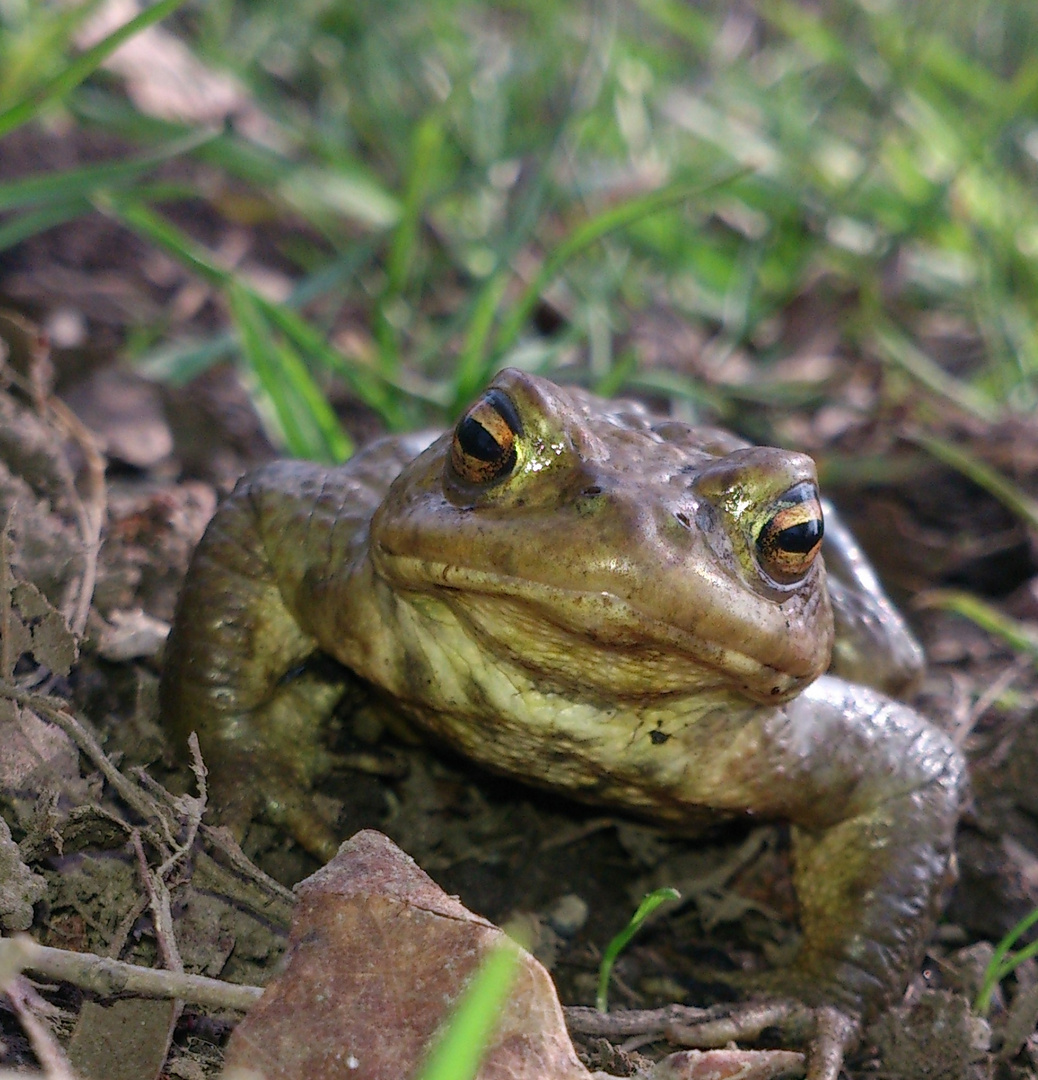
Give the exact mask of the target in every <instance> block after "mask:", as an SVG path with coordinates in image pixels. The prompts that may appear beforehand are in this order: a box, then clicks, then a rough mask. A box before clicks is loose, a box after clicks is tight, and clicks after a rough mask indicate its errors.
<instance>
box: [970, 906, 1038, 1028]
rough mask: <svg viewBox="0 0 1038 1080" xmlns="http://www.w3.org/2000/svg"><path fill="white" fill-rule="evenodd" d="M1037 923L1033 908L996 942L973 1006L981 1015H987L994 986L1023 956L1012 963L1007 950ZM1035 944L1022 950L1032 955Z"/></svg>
mask: <svg viewBox="0 0 1038 1080" xmlns="http://www.w3.org/2000/svg"><path fill="white" fill-rule="evenodd" d="M1035 923H1038V908H1035V909H1034V911H1032V912H1031V913H1030V914H1029V915H1026V916H1025V917H1024V918H1022V919H1021V920H1020V921H1019V922H1018V923H1017V924H1016V926H1014V927H1013V929H1012V930H1010V931H1009V933H1008V934H1006V936H1005V937H1004V938H1002V940H1001V941H1000V942H999V943H998V946H997V947H996V949H995V951H994V952H993V953H992V954H991V959H990V960H989V961H988V964H987V967H986V968H985V969H984V978H983V981H982V982H981V985H980V990H979V991H978V993H977V1000H976V1004H975V1005H974V1008H975V1009H976V1011H977V1012H978V1013H979V1014H980V1015H981V1016H987V1014H988V1010H989V1009H990V1008H991V995H992V994H993V993H994V992H995V987H996V986H997V985H998V984H999V983H1000V982H1001V981H1002V980H1003V979H1004V978H1005V977H1006V975H1008V974H1009V973H1010V972H1011V971H1012V970H1013V969H1014V968H1015V967H1016V966H1017V964H1019V963H1020V962H1021V961H1022V960H1023V959H1024V957H1023V956H1022V954H1018V959H1017V962H1016V963H1012V962H1011V961H1009V960H1007V959H1006V957H1007V956H1008V954H1009V950H1010V949H1011V948H1012V947H1013V946H1014V945H1015V944H1016V943H1017V941H1019V940H1020V938H1021V937H1022V936H1023V935H1024V934H1026V933H1027V931H1028V930H1030V929H1031V927H1032V926H1034V925H1035ZM1035 948H1036V946H1035V945H1029V946H1028V947H1027V949H1025V950H1022V951H1023V952H1029V953H1030V955H1032V956H1033V955H1034V951H1035Z"/></svg>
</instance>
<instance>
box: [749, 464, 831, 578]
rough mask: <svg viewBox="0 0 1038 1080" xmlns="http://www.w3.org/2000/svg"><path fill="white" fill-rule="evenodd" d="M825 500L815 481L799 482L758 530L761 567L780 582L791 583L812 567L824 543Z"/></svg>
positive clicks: (757, 539)
mask: <svg viewBox="0 0 1038 1080" xmlns="http://www.w3.org/2000/svg"><path fill="white" fill-rule="evenodd" d="M824 531H825V526H824V523H823V521H822V504H821V503H820V502H819V501H818V490H817V489H816V488H815V486H814V484H809V483H804V484H797V486H796V487H794V488H791V489H790V490H789V491H787V492H786V494H785V495H783V496H782V498H780V499H779V500H778V502H777V503H776V505H775V507H774V508H773V510H772V513H771V516H770V517H768V518H766V519H765V521H764V524H763V525H762V526H761V529H760V532H759V533H757V537H756V544H757V558H758V560H759V561H760V565H761V569H762V570H763V571H764V572H765V573H766V574H767V575H768V577H770V578H772V579H773V580H774V581H777V582H778V583H779V584H781V585H792V584H794V583H795V582H797V581H799V580H800V579H801V578H802V577H803V576H804V575H805V574H806V573H807V571H808V570H809V569H810V568H811V564H812V563H813V562H814V561H815V556H816V555H817V554H818V549H819V548H820V547H821V546H822V533H823V532H824Z"/></svg>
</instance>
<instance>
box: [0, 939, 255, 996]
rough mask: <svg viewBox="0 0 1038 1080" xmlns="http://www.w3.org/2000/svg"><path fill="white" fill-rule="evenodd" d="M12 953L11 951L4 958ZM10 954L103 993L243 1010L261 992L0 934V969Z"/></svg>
mask: <svg viewBox="0 0 1038 1080" xmlns="http://www.w3.org/2000/svg"><path fill="white" fill-rule="evenodd" d="M11 953H15V956H13V957H10V959H9V954H11ZM11 959H15V960H16V962H17V963H18V966H20V967H22V968H24V969H25V970H26V971H31V972H33V973H34V974H35V975H37V976H40V977H42V978H44V979H54V980H56V981H58V982H67V983H71V984H72V985H73V986H78V987H80V989H83V990H90V991H92V992H93V993H95V994H100V995H102V996H103V997H112V996H113V995H115V994H130V995H134V996H136V997H146V998H174V999H175V998H179V999H180V1000H182V1001H189V1002H191V1003H193V1004H195V1005H206V1006H209V1007H211V1008H217V1009H237V1010H238V1011H239V1012H247V1011H248V1010H249V1009H250V1008H251V1007H252V1006H253V1005H255V1003H256V1002H257V1001H258V1000H259V998H260V995H261V994H262V993H263V988H262V987H261V986H241V985H238V984H237V983H227V982H221V981H220V980H219V979H209V978H206V976H204V975H185V974H183V973H180V972H175V971H160V970H156V969H155V968H147V967H141V966H140V965H138V964H127V963H125V962H124V961H122V960H112V959H111V958H109V957H106V956H98V955H97V954H96V953H77V952H68V951H67V950H65V949H53V948H51V947H50V946H47V945H39V944H37V943H36V942H35V941H33V940H32V938H29V937H26V936H24V935H21V936H19V937H16V938H4V939H0V969H2V968H3V967H4V966H5V964H6V963H9V962H10V960H11Z"/></svg>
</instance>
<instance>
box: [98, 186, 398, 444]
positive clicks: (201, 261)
mask: <svg viewBox="0 0 1038 1080" xmlns="http://www.w3.org/2000/svg"><path fill="white" fill-rule="evenodd" d="M94 201H95V203H96V205H97V206H98V208H99V209H101V210H103V211H104V212H105V213H108V214H110V215H111V216H112V217H114V218H116V219H117V220H119V221H121V222H122V223H123V224H124V225H126V226H127V227H128V228H130V229H132V230H133V231H134V232H136V233H137V234H138V235H140V236H143V237H144V238H145V239H147V240H149V241H150V242H151V243H153V244H155V245H156V246H157V247H160V248H162V249H163V250H164V251H166V252H167V253H168V254H170V255H172V256H173V257H174V258H175V259H177V260H179V261H180V262H181V263H182V264H184V265H185V266H187V267H188V269H190V270H192V271H193V272H194V273H196V274H198V276H199V277H201V278H202V279H203V280H204V281H206V282H208V283H209V284H210V285H211V286H213V287H214V288H217V289H219V290H220V291H221V292H224V293H226V294H227V295H228V297H229V298H230V297H231V294H232V292H233V291H237V292H238V293H239V295H238V296H237V303H238V304H239V311H240V312H244V320H245V322H244V323H243V327H252V326H253V323H252V322H251V321H250V315H251V314H252V308H253V307H255V308H256V311H257V313H258V314H259V315H262V317H263V319H265V320H266V321H267V322H268V323H270V324H271V325H272V326H274V327H276V328H277V329H278V330H280V331H281V332H282V333H283V334H284V335H285V337H286V338H287V339H288V340H289V341H290V342H291V343H292V345H293V346H294V347H295V349H298V350H300V351H301V352H302V353H303V354H304V355H306V356H310V357H312V358H313V359H315V360H317V361H319V362H321V363H322V364H324V365H325V367H326V368H327V369H328V370H331V371H334V372H336V373H338V374H340V375H342V376H343V377H345V378H346V379H347V380H348V381H349V382H350V385H351V386H352V387H353V388H354V390H355V391H356V392H357V394H358V395H359V396H360V397H361V398H362V400H364V401H365V402H366V403H367V404H368V405H370V406H371V407H372V408H374V409H376V410H378V411H379V412H380V413H381V414H382V416H383V418H384V419H385V420H386V422H387V423H388V424H390V426H393V427H396V426H398V425H399V423H400V412H399V408H398V406H397V404H396V402H395V400H394V398H393V396H392V395H391V394H390V393H389V389H388V387H387V385H386V384H385V383H384V382H383V381H381V380H380V379H379V377H378V375H377V373H376V372H372V371H368V370H365V369H363V368H362V367H360V366H359V365H357V364H351V363H350V362H349V360H348V359H347V358H346V357H344V356H343V355H342V354H341V353H340V352H338V350H336V349H334V348H332V346H330V345H329V344H328V343H327V342H326V341H325V340H324V339H323V337H322V336H321V334H320V333H319V332H318V331H317V330H315V329H314V328H313V327H312V326H310V325H309V323H307V322H306V320H305V319H303V318H301V317H300V316H299V315H297V314H296V313H295V312H294V311H291V310H290V309H288V308H287V307H285V305H283V304H277V303H274V302H273V301H271V300H267V299H265V298H264V297H262V296H259V295H258V294H256V293H255V292H254V291H252V290H250V289H247V287H246V286H245V285H244V284H243V283H242V282H240V281H239V280H238V279H237V278H236V277H235V276H234V275H233V274H231V273H230V272H229V271H227V270H225V269H223V267H221V266H219V265H217V263H216V262H214V261H213V259H212V257H211V256H210V255H209V253H208V252H207V251H206V250H205V249H204V248H203V247H202V246H201V244H198V243H196V242H195V241H194V240H192V239H191V238H190V237H189V236H187V235H186V234H185V233H183V232H181V231H180V230H179V229H178V228H177V227H176V226H175V225H173V224H171V223H170V222H169V221H166V220H165V219H164V218H162V217H160V216H159V215H158V214H156V213H155V212H154V211H152V210H151V209H150V208H148V207H146V206H142V205H141V204H140V203H136V202H132V201H130V200H129V199H120V198H119V197H117V196H114V195H112V193H110V192H106V193H103V194H101V195H99V196H98V197H97V198H96V199H95V200H94ZM243 292H244V293H246V294H247V295H248V298H249V300H248V306H245V304H244V302H243V301H242V298H241V295H240V294H241V293H243ZM252 355H253V356H256V357H259V358H260V359H261V360H262V361H263V362H264V363H266V362H267V361H268V360H269V357H267V356H266V354H264V353H261V352H259V351H256V352H254V353H253V354H252ZM291 356H294V357H296V358H298V354H296V353H294V352H292V353H291ZM283 363H284V364H285V365H287V368H288V369H289V370H293V371H294V370H295V367H294V363H295V362H294V360H293V359H291V358H289V357H285V358H283ZM297 389H298V390H299V391H300V394H301V396H302V397H303V398H304V399H307V400H312V398H311V391H310V388H309V387H306V386H305V384H304V383H303V382H302V381H299V382H298V384H297ZM317 393H318V395H319V391H317ZM326 424H327V418H326V417H325V418H323V419H320V418H319V420H318V427H320V428H322V429H324V428H325V427H326ZM336 445H337V446H338V445H341V444H338V443H337V444H336ZM329 452H331V453H333V454H335V453H338V452H340V451H339V450H336V449H334V447H330V451H329Z"/></svg>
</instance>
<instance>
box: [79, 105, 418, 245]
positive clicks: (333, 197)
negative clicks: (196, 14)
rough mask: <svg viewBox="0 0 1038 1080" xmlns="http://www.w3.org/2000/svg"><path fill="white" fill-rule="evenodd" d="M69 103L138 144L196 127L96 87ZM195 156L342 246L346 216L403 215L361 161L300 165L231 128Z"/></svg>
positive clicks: (382, 220)
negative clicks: (145, 111) (137, 108)
mask: <svg viewBox="0 0 1038 1080" xmlns="http://www.w3.org/2000/svg"><path fill="white" fill-rule="evenodd" d="M69 106H70V108H71V109H72V110H73V112H74V113H75V114H76V115H77V116H79V117H80V118H82V119H83V120H86V121H89V122H90V123H94V124H99V125H101V126H102V127H104V128H106V129H108V130H109V131H113V132H115V133H117V134H120V135H123V136H124V137H126V138H128V139H133V140H135V141H137V142H154V141H156V140H162V141H165V140H167V139H176V138H184V137H186V136H187V135H189V134H190V133H191V132H192V131H193V130H194V129H192V128H190V127H188V126H186V125H184V124H177V123H175V122H173V121H170V120H161V119H158V118H156V117H152V116H143V115H142V114H140V113H138V112H136V111H135V110H134V109H132V108H130V107H129V106H127V105H126V104H125V103H124V102H122V101H119V100H117V99H115V98H113V97H111V96H110V95H108V94H106V93H104V92H102V91H95V90H92V89H85V90H82V91H80V92H79V93H78V94H77V95H75V97H73V98H72V99H70V102H69ZM271 122H272V123H273V121H271ZM278 136H279V139H280V141H281V142H282V143H283V144H285V145H287V146H289V147H294V145H295V144H296V143H297V142H298V140H296V139H295V138H294V135H293V132H291V131H289V130H284V129H280V130H279V131H278ZM194 156H195V157H197V158H198V160H200V161H204V162H206V163H207V164H209V165H213V166H215V167H216V168H218V169H222V170H224V171H226V172H227V173H229V174H230V175H232V176H235V177H238V178H239V179H241V180H245V181H247V182H249V183H250V184H254V185H255V186H256V187H257V188H259V189H260V190H262V191H265V192H268V193H269V194H270V195H271V197H273V198H277V199H281V200H282V201H284V202H285V203H286V204H287V205H288V206H291V207H292V208H293V209H294V210H295V211H296V212H298V213H299V214H300V215H301V216H302V217H304V218H305V219H306V220H307V221H309V222H311V224H313V225H315V226H316V227H317V228H319V229H321V230H322V231H323V232H325V233H326V235H327V237H328V239H329V240H331V241H332V242H333V243H334V244H336V245H337V246H338V245H339V244H341V241H342V237H341V232H342V229H341V222H342V219H343V218H344V217H345V218H348V219H349V220H351V221H355V222H357V223H359V224H361V225H363V226H365V227H367V228H370V229H374V230H376V231H377V230H381V229H384V228H388V227H389V226H391V225H393V224H394V223H395V222H396V221H397V220H398V218H399V215H400V206H399V203H398V201H397V199H396V197H395V196H394V195H392V194H391V193H390V192H389V190H388V189H387V188H386V187H384V186H383V184H382V183H381V181H380V180H379V179H378V177H377V176H375V175H374V173H373V172H372V171H371V170H370V169H368V168H367V167H366V166H365V165H364V164H363V163H362V162H361V161H360V160H359V159H358V160H354V161H351V162H349V166H350V168H349V169H346V168H344V167H343V166H342V164H341V163H339V164H337V165H336V167H335V168H330V167H326V166H324V165H315V164H313V163H311V162H303V163H300V162H298V161H296V160H294V159H293V158H291V157H289V156H287V153H278V152H277V151H274V150H270V149H267V148H266V147H263V146H259V145H257V144H256V143H252V142H249V141H248V140H247V139H244V138H242V137H240V136H238V135H235V134H234V133H233V132H227V131H221V132H218V133H216V134H214V135H213V137H212V138H211V139H209V140H208V141H207V142H205V143H203V144H202V145H201V146H199V147H197V148H196V149H195V151H194Z"/></svg>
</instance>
